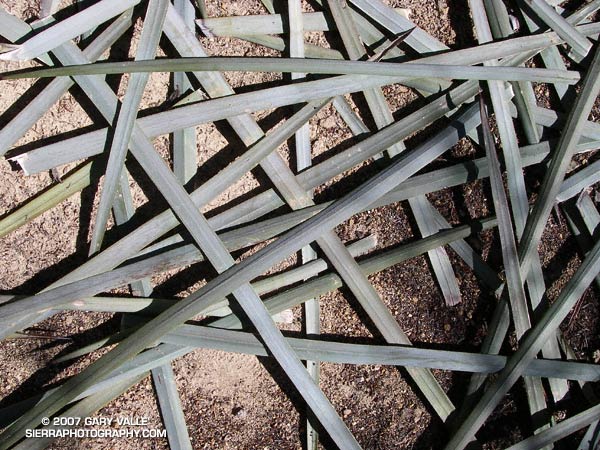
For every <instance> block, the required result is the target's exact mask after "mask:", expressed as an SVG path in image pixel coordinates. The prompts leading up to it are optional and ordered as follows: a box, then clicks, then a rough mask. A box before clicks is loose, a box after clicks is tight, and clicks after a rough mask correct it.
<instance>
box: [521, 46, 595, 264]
mask: <svg viewBox="0 0 600 450" xmlns="http://www.w3.org/2000/svg"><path fill="white" fill-rule="evenodd" d="M599 91H600V51H596V54H595V55H594V59H593V61H592V63H591V65H590V67H589V69H588V72H587V74H586V76H585V79H584V81H583V86H582V89H581V92H580V93H579V95H578V96H577V100H576V101H575V104H574V105H573V108H572V109H571V111H570V113H569V117H568V118H567V120H566V124H565V128H564V130H563V132H562V134H561V136H560V139H559V142H558V144H557V148H556V150H555V151H554V153H553V156H552V160H551V162H550V166H549V167H548V170H547V171H546V174H545V176H544V181H543V184H542V187H541V189H540V193H539V196H538V199H537V201H536V203H535V205H534V207H533V211H532V212H531V215H530V216H529V218H528V219H527V225H526V227H525V231H524V232H523V238H522V240H521V243H522V245H521V246H520V247H519V257H520V260H521V272H522V274H523V275H525V274H527V273H528V272H529V269H530V267H531V264H532V261H533V259H534V258H536V257H537V247H538V243H539V241H540V239H541V236H542V232H543V230H544V228H545V225H546V221H547V220H548V217H549V215H550V211H551V209H552V207H553V206H554V202H555V199H556V196H557V195H558V193H559V191H560V186H561V184H562V182H563V179H564V176H565V172H566V170H567V167H568V165H569V163H570V161H571V158H572V156H573V152H574V151H575V146H576V145H577V143H578V142H579V138H580V135H581V129H582V127H583V126H584V123H585V122H586V121H587V117H588V114H589V112H590V110H591V108H592V105H593V104H594V101H595V99H596V96H597V95H598V92H599Z"/></svg>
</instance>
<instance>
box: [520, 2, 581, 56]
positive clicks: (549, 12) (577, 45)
mask: <svg viewBox="0 0 600 450" xmlns="http://www.w3.org/2000/svg"><path fill="white" fill-rule="evenodd" d="M523 2H524V3H525V4H526V5H527V6H528V7H529V8H531V10H532V11H533V12H534V13H535V14H536V15H537V16H538V17H539V18H540V19H542V20H543V21H544V23H546V25H548V26H549V27H550V28H552V29H553V30H554V31H556V33H557V34H558V35H559V36H560V37H561V38H563V39H564V40H565V42H566V43H567V44H569V45H570V46H571V48H572V49H573V50H574V51H575V52H576V53H577V54H578V55H579V56H581V57H584V56H585V55H587V54H588V52H589V51H590V49H591V48H592V43H591V42H590V41H589V40H588V39H586V38H585V36H583V35H581V34H580V33H579V32H578V31H577V30H576V29H575V28H574V27H573V26H572V25H571V24H569V22H567V21H566V20H565V18H564V17H562V16H561V15H560V14H558V13H557V12H556V10H555V9H554V8H552V7H551V6H550V5H548V3H546V2H545V1H544V0H523Z"/></svg>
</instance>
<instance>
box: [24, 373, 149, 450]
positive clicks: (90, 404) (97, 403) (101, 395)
mask: <svg viewBox="0 0 600 450" xmlns="http://www.w3.org/2000/svg"><path fill="white" fill-rule="evenodd" d="M146 375H147V373H146V372H141V373H139V374H136V375H134V376H131V377H129V378H125V379H121V380H118V381H115V382H113V383H111V384H110V385H108V386H105V387H104V388H103V389H101V390H98V391H97V392H95V393H94V394H92V395H89V396H87V397H86V398H84V399H82V400H80V401H79V402H78V403H76V404H75V405H73V406H72V407H70V408H68V409H67V410H66V411H64V414H65V417H79V418H86V417H90V416H91V415H93V414H94V413H95V412H96V411H98V410H99V409H100V408H102V407H104V406H106V404H107V403H109V402H110V401H112V400H113V399H115V398H116V397H118V396H119V395H121V393H123V392H125V391H126V390H127V389H129V388H130V387H132V386H134V385H136V384H137V383H139V382H140V381H142V379H144V378H145V377H146ZM69 427H70V426H69V425H67V426H66V427H65V426H64V425H60V426H55V425H49V426H47V427H44V429H52V428H54V429H65V428H69ZM54 439H55V438H52V437H42V438H37V437H36V438H29V439H26V440H24V441H22V442H21V443H20V444H18V445H16V446H15V447H13V448H14V449H15V450H16V449H20V450H32V449H39V450H41V449H44V448H47V447H48V446H49V445H50V444H51V443H52V442H53V441H54Z"/></svg>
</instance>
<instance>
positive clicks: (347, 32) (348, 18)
mask: <svg viewBox="0 0 600 450" xmlns="http://www.w3.org/2000/svg"><path fill="white" fill-rule="evenodd" d="M327 6H328V8H329V11H330V13H331V15H332V16H333V20H334V21H335V25H336V28H337V30H338V32H339V33H340V36H341V38H342V42H343V43H344V47H345V49H346V53H347V54H348V56H349V57H350V59H351V60H354V61H358V60H361V59H363V58H364V57H365V56H366V53H365V48H364V46H363V45H362V43H361V41H360V36H359V35H358V31H357V29H356V24H355V23H354V19H353V18H352V15H351V14H350V11H349V8H348V6H347V5H346V2H345V1H343V2H342V1H341V0H327ZM363 94H364V96H365V100H366V101H367V105H368V107H369V111H370V112H371V115H372V116H373V120H374V122H375V125H376V126H377V128H378V129H382V128H385V127H386V126H388V125H389V124H391V123H392V122H393V121H394V117H393V116H392V111H391V110H390V107H389V105H388V104H387V101H386V99H385V97H384V96H383V92H382V91H381V88H372V89H367V90H365V91H364V92H363ZM404 148H405V147H404V144H403V143H402V142H399V143H396V144H394V145H393V146H391V147H390V148H388V149H387V151H388V154H389V155H390V156H395V155H397V154H398V153H400V152H401V151H402V150H404Z"/></svg>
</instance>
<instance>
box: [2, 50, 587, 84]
mask: <svg viewBox="0 0 600 450" xmlns="http://www.w3.org/2000/svg"><path fill="white" fill-rule="evenodd" d="M198 71H207V72H211V71H242V72H302V73H313V74H329V75H372V76H379V77H398V78H399V77H406V78H418V77H427V78H449V79H455V80H507V81H515V80H517V81H518V80H523V81H535V82H542V83H567V84H574V83H576V82H577V81H578V80H579V74H578V73H577V72H574V71H569V70H567V71H564V70H555V69H532V68H523V67H510V68H509V67H480V66H461V65H450V64H448V65H446V64H444V65H442V64H420V63H418V62H415V63H392V62H374V61H340V60H337V59H332V60H321V59H302V58H263V57H256V58H248V57H235V56H232V57H218V58H200V59H198V58H177V59H171V58H163V59H157V60H148V61H143V60H139V61H122V62H106V63H94V64H83V65H68V66H65V67H57V68H50V69H35V70H27V71H20V72H9V73H4V74H2V75H1V76H0V79H4V80H14V79H20V78H44V77H56V76H78V75H99V74H121V73H149V72H198Z"/></svg>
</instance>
